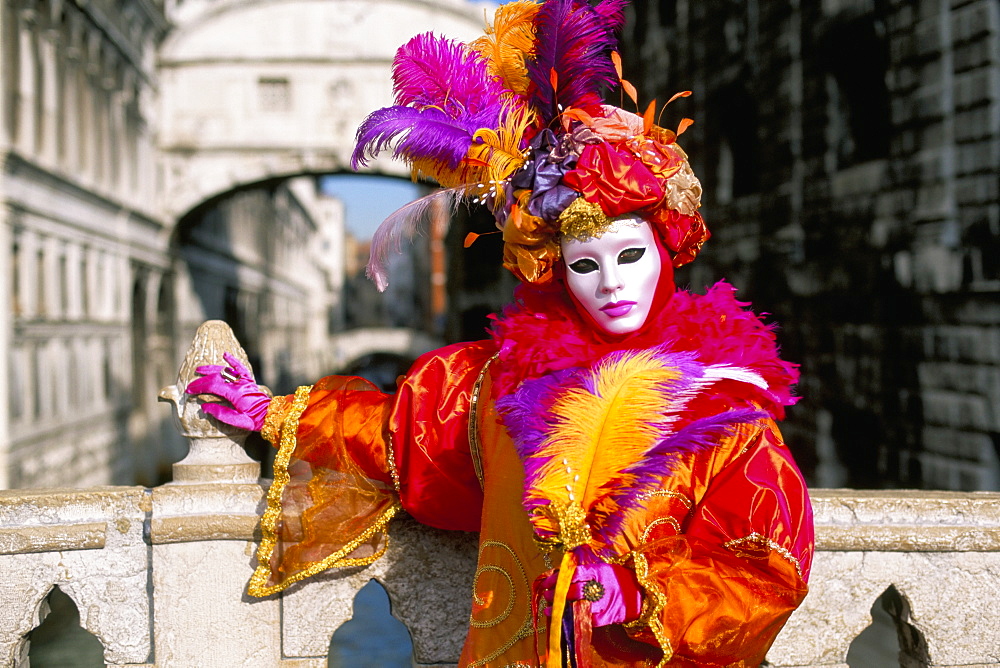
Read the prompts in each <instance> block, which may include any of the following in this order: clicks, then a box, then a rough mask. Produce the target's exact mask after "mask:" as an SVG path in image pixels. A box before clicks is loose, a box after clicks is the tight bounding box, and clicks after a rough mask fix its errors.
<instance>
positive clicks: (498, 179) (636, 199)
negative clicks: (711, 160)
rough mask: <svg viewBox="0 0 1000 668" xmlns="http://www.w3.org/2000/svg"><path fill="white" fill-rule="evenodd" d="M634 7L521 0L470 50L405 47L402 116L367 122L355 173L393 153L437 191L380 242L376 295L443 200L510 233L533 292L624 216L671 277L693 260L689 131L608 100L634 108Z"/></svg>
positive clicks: (695, 225)
mask: <svg viewBox="0 0 1000 668" xmlns="http://www.w3.org/2000/svg"><path fill="white" fill-rule="evenodd" d="M626 2H627V0H602V1H601V2H600V3H598V4H597V5H595V6H591V5H590V4H589V3H587V2H586V1H585V0H544V1H543V2H541V3H538V2H534V1H532V0H515V1H514V2H511V3H508V4H506V5H502V6H501V7H499V8H498V9H497V12H496V15H495V17H494V22H493V25H492V26H487V29H486V34H485V35H484V36H482V37H480V38H479V39H477V40H475V41H474V42H472V43H471V44H463V43H460V42H457V41H454V40H450V39H446V38H443V37H438V36H435V35H433V34H431V33H425V34H422V35H418V36H416V37H414V38H413V39H411V40H410V41H409V42H407V43H406V44H404V45H403V46H401V47H400V48H399V50H398V51H397V53H396V57H395V60H394V61H393V83H394V91H395V96H396V105H394V106H391V107H384V108H382V109H379V110H377V111H375V112H373V113H372V114H371V115H370V116H368V118H367V119H365V121H364V122H363V123H362V125H361V127H360V128H359V129H358V135H357V146H356V148H355V150H354V155H353V156H352V159H351V164H352V166H353V167H354V168H355V169H357V168H358V167H360V166H364V165H365V164H366V163H367V162H368V160H369V159H371V158H374V157H375V156H376V155H377V154H378V153H379V152H381V151H382V150H384V149H386V148H389V147H392V148H393V155H394V156H395V157H398V158H402V159H404V160H405V161H406V162H407V163H408V164H409V165H410V167H411V169H412V172H413V177H414V179H417V178H419V177H421V176H424V177H428V178H431V179H434V180H436V181H437V182H438V183H439V184H440V185H441V186H442V190H439V191H437V192H435V193H432V194H431V195H428V196H427V197H424V198H422V199H420V200H417V201H416V202H412V203H410V204H408V205H407V206H405V207H403V208H402V209H400V210H399V211H397V212H396V213H394V214H393V215H392V216H390V217H389V218H388V219H386V221H385V222H384V223H383V224H382V225H381V226H380V227H379V229H378V231H377V232H376V233H375V236H374V237H373V239H372V252H371V259H370V261H369V264H368V275H369V276H370V277H371V278H372V279H374V280H375V282H376V284H377V285H378V286H379V289H384V288H385V285H386V262H387V258H388V255H389V253H390V252H391V251H392V250H397V249H398V245H399V241H400V239H401V238H402V237H403V236H405V235H407V234H412V232H413V231H414V227H415V226H416V225H417V224H418V223H419V221H420V219H421V218H422V217H423V214H424V212H425V211H426V210H427V208H428V207H429V206H430V204H431V203H432V202H434V201H435V200H440V199H442V198H444V199H449V200H450V201H451V202H457V201H459V200H460V199H462V198H470V199H473V200H475V201H477V202H483V203H485V204H487V205H488V206H489V207H490V208H491V209H492V211H493V214H494V216H495V217H496V219H497V227H498V228H499V229H500V230H501V231H502V232H503V238H504V266H505V267H507V268H508V269H510V270H511V271H512V272H513V273H514V274H515V275H516V276H517V277H518V278H519V279H520V280H522V281H526V282H530V283H545V282H547V281H549V280H550V279H551V277H552V268H553V266H554V265H555V263H556V262H557V261H558V260H559V257H560V250H559V235H560V234H562V235H568V236H571V237H575V238H588V237H592V236H596V235H598V234H600V233H601V232H602V231H603V230H604V229H606V227H607V226H608V224H609V223H610V221H612V220H614V219H616V218H619V217H622V216H626V215H637V216H640V217H642V218H644V219H645V220H648V221H649V222H650V224H651V225H652V226H653V228H654V229H655V230H656V231H657V233H658V234H659V235H660V238H661V239H662V241H663V243H664V244H665V245H666V246H667V247H668V248H669V249H670V250H671V251H672V252H673V264H674V266H680V265H682V264H685V263H687V262H690V261H691V260H693V259H694V257H695V256H696V255H697V253H698V251H699V250H700V249H701V246H702V244H703V243H704V242H705V240H706V239H708V237H709V233H708V230H707V229H706V228H705V224H704V222H703V221H702V218H701V215H700V214H699V213H698V207H699V206H700V200H701V185H700V184H699V182H698V179H697V178H696V177H695V175H694V172H693V171H692V169H691V166H690V164H689V163H688V159H687V154H685V153H684V151H683V150H682V149H681V148H680V146H678V145H677V143H676V138H677V135H679V134H681V133H682V132H683V131H684V129H686V127H687V126H688V125H689V124H690V122H691V121H690V120H689V119H684V120H683V121H682V122H681V125H680V126H679V127H678V129H677V131H676V132H674V131H671V130H667V129H665V128H662V127H659V126H658V125H656V123H655V122H654V118H655V115H656V103H655V101H654V102H653V103H651V104H650V105H649V107H648V108H647V109H646V111H645V113H643V114H642V115H639V114H634V113H631V112H628V111H625V110H623V109H620V108H618V107H614V106H610V105H606V104H603V103H602V100H601V91H602V90H603V89H605V88H610V87H613V86H616V85H619V84H620V85H621V86H622V88H623V90H624V92H625V93H626V94H628V96H629V97H630V98H632V100H633V101H634V102H636V103H637V95H636V92H635V88H634V87H633V86H632V85H631V84H629V82H627V81H625V80H624V79H622V73H621V60H620V58H619V56H618V54H617V51H616V47H617V39H616V37H615V32H616V31H618V30H620V29H621V27H622V25H623V24H624V7H625V5H626ZM688 94H689V93H688V92H683V93H678V94H677V95H675V96H674V98H671V101H673V99H675V98H677V97H681V96H686V95H688ZM668 104H669V102H668Z"/></svg>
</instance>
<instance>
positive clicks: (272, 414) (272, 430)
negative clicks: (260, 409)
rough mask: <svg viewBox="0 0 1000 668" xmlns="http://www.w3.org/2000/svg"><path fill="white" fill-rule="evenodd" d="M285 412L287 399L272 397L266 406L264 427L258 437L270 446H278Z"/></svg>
mask: <svg viewBox="0 0 1000 668" xmlns="http://www.w3.org/2000/svg"><path fill="white" fill-rule="evenodd" d="M287 412H288V399H287V398H286V397H274V398H273V399H271V403H269V404H268V405H267V415H266V416H265V417H264V426H263V428H261V430H260V435H261V436H263V437H264V440H265V441H267V442H268V443H270V444H271V445H277V444H278V435H279V433H280V429H281V423H282V421H283V420H284V419H285V414H286V413H287Z"/></svg>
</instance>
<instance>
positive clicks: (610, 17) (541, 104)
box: [528, 0, 620, 124]
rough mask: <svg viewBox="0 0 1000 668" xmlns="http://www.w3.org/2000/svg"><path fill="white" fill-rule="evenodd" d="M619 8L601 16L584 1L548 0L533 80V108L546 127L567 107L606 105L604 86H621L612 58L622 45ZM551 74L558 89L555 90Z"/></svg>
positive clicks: (538, 23) (539, 23) (541, 14)
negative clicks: (602, 93) (618, 38)
mask: <svg viewBox="0 0 1000 668" xmlns="http://www.w3.org/2000/svg"><path fill="white" fill-rule="evenodd" d="M615 1H617V0H615ZM614 7H615V4H614V3H612V4H608V6H607V7H605V13H599V12H597V11H596V10H594V9H593V8H592V7H590V6H589V5H588V4H586V3H584V2H581V0H547V2H545V3H543V4H542V6H541V8H540V9H539V10H538V14H537V16H536V17H535V29H536V38H535V43H536V45H537V49H536V54H535V59H534V60H533V61H532V62H531V63H529V65H528V76H529V78H530V79H531V82H532V90H533V93H532V105H533V106H534V107H535V108H536V109H537V110H538V112H539V114H540V116H541V117H542V120H543V122H545V123H546V124H547V123H549V122H550V121H551V120H552V119H553V118H555V117H556V116H557V115H558V114H559V113H560V112H561V111H562V109H566V108H567V107H591V106H594V105H598V104H601V89H602V87H604V86H613V85H614V84H616V83H617V82H618V76H617V73H616V72H615V68H614V64H613V63H612V62H611V58H610V55H609V54H610V52H611V51H612V50H614V49H615V48H616V47H617V45H618V41H617V39H616V37H615V34H614V30H615V28H616V27H617V25H618V23H620V21H619V20H618V18H617V14H616V11H615V9H614ZM552 71H555V73H556V77H557V86H558V90H553V88H552V82H551V78H550V73H551V72H552Z"/></svg>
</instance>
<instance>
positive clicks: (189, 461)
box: [159, 320, 266, 483]
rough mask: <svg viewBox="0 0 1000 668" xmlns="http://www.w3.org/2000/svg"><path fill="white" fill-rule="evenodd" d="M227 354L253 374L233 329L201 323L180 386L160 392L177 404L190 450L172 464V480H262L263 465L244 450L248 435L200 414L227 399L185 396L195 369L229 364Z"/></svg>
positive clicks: (179, 424)
mask: <svg viewBox="0 0 1000 668" xmlns="http://www.w3.org/2000/svg"><path fill="white" fill-rule="evenodd" d="M226 352H228V353H231V354H232V355H233V356H234V357H236V359H238V360H239V361H240V362H241V363H242V364H243V365H244V366H246V368H247V369H250V371H251V372H252V371H253V369H252V368H251V367H250V362H249V361H248V360H247V354H246V351H245V350H243V347H242V346H241V345H240V343H239V341H237V340H236V337H235V336H234V335H233V330H232V329H231V328H230V327H229V325H227V324H226V323H224V322H222V321H221V320H209V321H207V322H205V323H203V324H202V325H201V327H199V328H198V331H197V332H196V333H195V336H194V340H193V341H192V342H191V347H190V348H188V352H187V355H185V357H184V362H183V363H182V364H181V368H180V371H179V372H178V373H177V382H176V383H175V384H173V385H168V386H167V387H164V388H163V389H162V390H160V394H159V400H160V401H165V402H168V403H171V404H173V406H174V410H173V411H172V415H173V418H174V424H175V425H177V427H178V429H179V430H180V432H181V434H183V435H184V436H185V437H186V438H187V439H188V442H189V443H190V446H191V450H190V452H188V455H187V457H185V458H184V459H183V460H181V461H179V462H177V463H176V464H174V482H197V483H202V482H255V481H256V480H257V479H258V478H259V477H260V463H259V462H256V461H254V460H253V459H251V458H250V457H248V456H247V454H246V452H245V451H244V450H243V442H244V441H245V440H246V437H247V434H248V433H249V432H247V431H246V430H245V429H238V428H236V427H231V426H229V425H227V424H223V423H222V422H219V421H218V420H216V419H215V418H213V417H211V416H210V415H206V414H205V413H204V412H202V410H201V405H202V404H204V403H207V402H222V401H225V400H224V399H221V398H219V397H216V396H215V395H211V394H199V395H191V394H187V393H186V392H185V388H187V386H188V384H189V383H190V382H191V381H192V380H194V379H195V378H197V377H198V373H197V372H196V371H195V369H197V368H198V367H199V366H202V365H206V364H225V363H226V362H225V360H224V359H223V357H222V355H223V353H226ZM265 391H266V388H265Z"/></svg>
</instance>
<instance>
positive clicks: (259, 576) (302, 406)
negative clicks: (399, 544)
mask: <svg viewBox="0 0 1000 668" xmlns="http://www.w3.org/2000/svg"><path fill="white" fill-rule="evenodd" d="M311 391H312V386H311V385H304V386H302V387H300V388H299V389H297V390H296V391H295V398H294V399H293V400H292V405H291V407H290V408H289V409H288V413H287V416H286V417H285V421H284V424H282V426H281V443H280V446H279V448H278V454H277V455H276V456H275V458H274V481H273V482H272V483H271V488H270V489H269V490H268V491H267V509H266V510H265V511H264V515H263V517H261V518H260V532H261V540H260V547H258V548H257V568H256V569H255V570H254V573H253V575H252V576H251V577H250V584H249V585H248V587H247V592H248V593H249V594H250V595H251V596H269V595H271V594H275V593H277V592H279V591H281V590H283V589H285V588H286V587H288V586H289V585H291V584H294V583H296V582H299V581H300V580H304V579H306V578H308V577H311V576H313V575H316V574H317V573H319V572H321V571H324V570H326V569H328V568H332V567H350V566H367V565H368V564H371V563H372V562H374V561H375V560H377V559H378V558H379V557H381V556H382V555H383V554H385V550H386V548H387V547H388V545H389V538H388V536H387V537H386V540H385V544H384V545H383V546H382V549H381V550H379V551H378V552H376V553H375V554H373V555H370V556H367V557H360V558H354V559H347V558H345V557H347V555H349V554H350V553H351V552H353V551H354V550H356V549H357V548H358V546H360V545H361V544H362V543H365V542H367V541H368V540H370V539H371V537H372V536H374V535H375V534H376V533H379V532H383V531H385V528H386V525H387V524H388V523H389V520H391V519H392V518H393V517H394V516H395V515H396V513H397V512H399V509H400V505H399V502H398V501H396V502H394V503H393V504H392V505H391V506H389V507H388V508H386V509H385V510H384V511H382V513H381V515H379V517H378V518H377V519H376V520H375V521H374V522H373V523H372V525H371V526H369V527H368V528H367V529H366V530H365V531H364V532H362V533H361V535H359V536H358V537H356V538H355V539H354V540H352V541H350V542H349V543H348V544H347V545H345V546H344V547H342V548H341V549H340V550H338V551H337V552H335V553H334V554H331V555H330V556H328V557H327V558H326V559H324V560H323V561H321V562H318V563H315V564H313V565H312V566H310V567H309V568H307V569H306V570H304V571H301V572H299V573H296V574H295V575H293V576H291V577H289V578H287V579H286V580H284V581H282V582H279V583H278V584H276V585H271V586H268V585H267V580H268V575H269V573H270V569H271V568H270V567H271V555H272V554H274V548H275V545H277V542H278V534H277V524H278V519H279V517H280V516H281V496H282V493H283V492H284V489H285V486H286V485H288V482H289V480H290V476H289V475H288V462H289V460H290V459H291V456H292V452H293V451H294V450H295V445H296V441H297V438H296V434H297V432H298V429H299V417H301V415H302V413H303V412H305V410H306V407H307V406H308V405H309V393H310V392H311Z"/></svg>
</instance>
